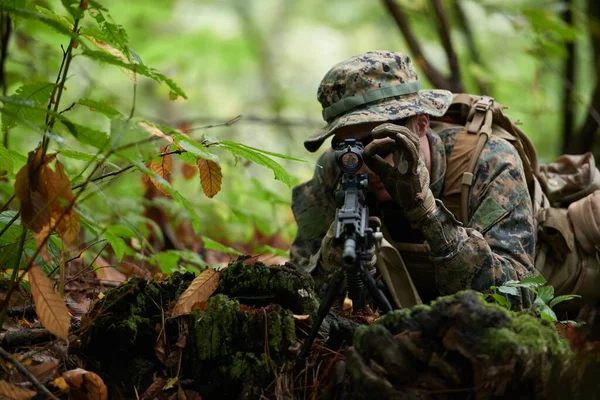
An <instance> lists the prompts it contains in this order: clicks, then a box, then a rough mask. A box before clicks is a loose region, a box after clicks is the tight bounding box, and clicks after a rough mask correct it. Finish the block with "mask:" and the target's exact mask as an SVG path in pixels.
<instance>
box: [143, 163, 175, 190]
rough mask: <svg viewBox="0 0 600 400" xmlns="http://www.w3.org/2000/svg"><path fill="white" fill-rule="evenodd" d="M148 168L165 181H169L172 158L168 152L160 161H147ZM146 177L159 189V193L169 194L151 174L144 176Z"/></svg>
mask: <svg viewBox="0 0 600 400" xmlns="http://www.w3.org/2000/svg"><path fill="white" fill-rule="evenodd" d="M148 168H149V169H150V171H152V172H154V173H155V174H156V175H158V176H160V177H161V178H163V179H164V180H165V181H167V182H170V181H171V171H172V169H173V158H172V156H171V155H170V154H169V155H167V156H164V157H162V158H161V160H160V161H152V162H150V163H148ZM146 179H150V181H151V182H152V184H153V185H154V187H156V188H157V189H158V190H160V192H161V193H163V194H166V195H167V196H169V192H168V191H167V190H166V189H165V188H164V187H163V186H162V185H161V184H160V183H158V181H157V180H156V179H154V178H153V177H151V176H148V177H146Z"/></svg>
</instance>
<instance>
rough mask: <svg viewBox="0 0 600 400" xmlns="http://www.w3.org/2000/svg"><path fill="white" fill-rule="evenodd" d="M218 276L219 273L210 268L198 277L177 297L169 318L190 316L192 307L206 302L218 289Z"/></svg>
mask: <svg viewBox="0 0 600 400" xmlns="http://www.w3.org/2000/svg"><path fill="white" fill-rule="evenodd" d="M219 276H220V274H219V272H217V271H215V270H214V269H210V268H209V269H206V270H204V271H203V272H202V273H201V274H200V275H198V276H197V277H196V278H195V279H194V280H193V281H192V283H190V286H189V287H188V288H187V289H186V290H185V292H183V293H182V294H181V296H179V300H177V303H176V304H175V308H173V313H172V315H171V317H173V318H176V317H179V316H181V315H187V314H190V313H191V312H192V310H193V308H194V305H196V304H198V303H201V302H203V301H206V300H208V298H209V297H210V296H211V295H212V294H213V293H214V292H215V290H217V288H218V287H219Z"/></svg>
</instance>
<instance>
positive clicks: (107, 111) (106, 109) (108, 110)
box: [77, 99, 123, 119]
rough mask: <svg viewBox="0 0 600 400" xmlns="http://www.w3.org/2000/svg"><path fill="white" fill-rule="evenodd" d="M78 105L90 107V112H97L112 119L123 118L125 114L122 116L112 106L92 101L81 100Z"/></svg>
mask: <svg viewBox="0 0 600 400" xmlns="http://www.w3.org/2000/svg"><path fill="white" fill-rule="evenodd" d="M77 103H78V104H81V105H82V106H86V107H89V109H90V111H96V112H99V113H101V114H104V115H106V116H107V117H108V118H110V119H112V118H114V117H117V116H119V117H123V114H121V112H120V111H119V110H117V109H115V108H113V107H112V106H110V105H108V104H106V103H102V102H99V101H96V100H92V99H79V101H78V102H77Z"/></svg>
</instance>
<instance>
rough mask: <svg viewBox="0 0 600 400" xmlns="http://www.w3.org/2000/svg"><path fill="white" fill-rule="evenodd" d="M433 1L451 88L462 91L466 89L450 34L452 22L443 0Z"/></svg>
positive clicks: (457, 91) (458, 91)
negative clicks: (449, 20)
mask: <svg viewBox="0 0 600 400" xmlns="http://www.w3.org/2000/svg"><path fill="white" fill-rule="evenodd" d="M432 1H433V10H434V12H435V15H436V17H437V19H438V22H439V24H437V25H438V27H439V34H440V39H441V40H442V45H443V46H444V51H445V52H446V57H447V58H448V66H449V67H450V81H449V84H450V90H451V91H453V92H455V93H462V92H464V91H465V88H464V85H463V83H462V77H461V74H460V64H459V62H458V56H457V55H456V51H454V46H453V44H452V37H451V36H450V24H449V23H448V18H447V17H446V11H445V10H444V6H443V5H442V1H441V0H432Z"/></svg>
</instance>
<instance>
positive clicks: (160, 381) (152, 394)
mask: <svg viewBox="0 0 600 400" xmlns="http://www.w3.org/2000/svg"><path fill="white" fill-rule="evenodd" d="M166 384H167V380H166V379H165V378H163V377H158V378H156V380H155V381H154V382H152V384H151V385H150V386H148V389H146V391H145V392H144V393H143V394H142V396H141V397H140V400H147V399H155V398H156V397H157V396H158V394H159V393H161V392H162V388H163V387H164V386H165V385H166Z"/></svg>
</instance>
